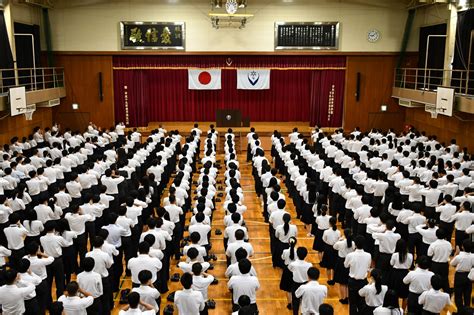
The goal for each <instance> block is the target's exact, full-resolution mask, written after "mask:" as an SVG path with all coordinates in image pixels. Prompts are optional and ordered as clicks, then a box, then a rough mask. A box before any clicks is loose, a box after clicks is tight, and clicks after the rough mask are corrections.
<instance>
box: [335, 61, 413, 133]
mask: <svg viewBox="0 0 474 315" xmlns="http://www.w3.org/2000/svg"><path fill="white" fill-rule="evenodd" d="M396 62H397V56H347V62H346V67H347V70H346V92H345V94H346V95H345V102H344V129H345V130H346V131H350V130H352V129H354V128H355V127H357V126H358V127H360V128H361V130H367V129H371V128H380V129H384V130H386V129H388V128H395V129H396V130H400V129H401V128H402V126H403V125H404V120H405V114H404V109H403V108H401V107H400V106H398V104H397V103H396V102H395V100H394V99H392V97H391V95H392V86H393V74H394V69H395V67H396ZM357 73H360V90H359V101H357V100H356V96H355V94H356V89H357ZM382 104H385V105H388V110H387V111H386V112H381V111H380V106H381V105H382Z"/></svg>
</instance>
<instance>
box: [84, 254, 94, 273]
mask: <svg viewBox="0 0 474 315" xmlns="http://www.w3.org/2000/svg"><path fill="white" fill-rule="evenodd" d="M94 266H95V260H94V258H92V257H86V258H84V260H83V261H82V269H84V271H92V270H93V269H94Z"/></svg>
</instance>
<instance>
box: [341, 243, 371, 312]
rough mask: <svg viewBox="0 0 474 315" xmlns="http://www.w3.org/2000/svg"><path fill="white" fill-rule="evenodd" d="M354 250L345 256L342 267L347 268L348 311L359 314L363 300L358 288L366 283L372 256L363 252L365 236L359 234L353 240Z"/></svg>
mask: <svg viewBox="0 0 474 315" xmlns="http://www.w3.org/2000/svg"><path fill="white" fill-rule="evenodd" d="M354 243H355V246H356V250H355V251H354V252H352V253H350V254H348V255H347V256H346V259H345V260H344V267H346V268H349V280H348V284H347V285H348V288H349V312H350V314H359V313H358V312H360V311H362V309H363V303H364V302H363V300H362V298H361V297H360V295H359V290H360V289H362V288H363V287H364V286H365V285H366V284H367V280H366V278H367V273H368V271H369V268H370V265H371V263H372V257H371V255H370V254H369V253H366V252H364V250H363V248H364V243H365V237H363V236H361V235H359V236H357V237H356V238H355V240H354Z"/></svg>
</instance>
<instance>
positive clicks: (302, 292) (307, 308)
mask: <svg viewBox="0 0 474 315" xmlns="http://www.w3.org/2000/svg"><path fill="white" fill-rule="evenodd" d="M307 274H308V282H307V283H305V284H303V285H302V286H300V287H299V288H298V289H297V290H296V292H295V296H296V297H297V298H299V299H301V314H302V315H311V314H317V313H318V310H319V306H320V305H321V304H322V303H323V300H324V299H325V298H326V296H327V294H328V289H327V287H326V286H324V285H320V284H319V282H318V279H319V269H317V268H315V267H311V268H309V269H308V271H307Z"/></svg>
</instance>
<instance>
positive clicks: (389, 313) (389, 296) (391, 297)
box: [374, 290, 404, 315]
mask: <svg viewBox="0 0 474 315" xmlns="http://www.w3.org/2000/svg"><path fill="white" fill-rule="evenodd" d="M403 314H404V311H403V309H402V308H400V304H399V302H398V295H397V292H396V291H395V290H388V291H387V293H385V298H384V301H383V305H382V306H379V307H377V308H376V309H374V315H403Z"/></svg>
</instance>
